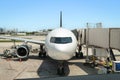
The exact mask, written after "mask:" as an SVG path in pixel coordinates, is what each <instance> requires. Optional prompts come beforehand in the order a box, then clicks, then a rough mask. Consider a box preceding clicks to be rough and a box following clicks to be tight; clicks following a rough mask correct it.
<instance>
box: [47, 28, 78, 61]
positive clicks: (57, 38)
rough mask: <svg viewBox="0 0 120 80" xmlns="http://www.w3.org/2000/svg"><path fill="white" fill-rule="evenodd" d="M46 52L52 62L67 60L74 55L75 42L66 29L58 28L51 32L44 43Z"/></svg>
mask: <svg viewBox="0 0 120 80" xmlns="http://www.w3.org/2000/svg"><path fill="white" fill-rule="evenodd" d="M45 47H46V52H47V55H48V56H49V57H51V58H52V59H54V60H69V59H70V58H72V57H73V56H74V54H75V51H76V47H77V40H76V37H75V35H74V34H73V33H72V32H71V31H70V30H67V29H64V28H58V29H55V30H53V31H51V32H50V33H49V34H48V35H47V37H46V41H45Z"/></svg>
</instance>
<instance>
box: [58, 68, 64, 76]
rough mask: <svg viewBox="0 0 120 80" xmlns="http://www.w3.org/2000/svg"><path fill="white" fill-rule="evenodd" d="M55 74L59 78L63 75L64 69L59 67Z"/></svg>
mask: <svg viewBox="0 0 120 80" xmlns="http://www.w3.org/2000/svg"><path fill="white" fill-rule="evenodd" d="M57 74H58V75H60V76H63V75H65V71H64V67H59V68H58V69H57Z"/></svg>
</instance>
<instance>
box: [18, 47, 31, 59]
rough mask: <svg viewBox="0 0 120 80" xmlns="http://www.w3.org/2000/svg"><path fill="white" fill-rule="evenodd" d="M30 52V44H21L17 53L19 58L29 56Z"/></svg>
mask: <svg viewBox="0 0 120 80" xmlns="http://www.w3.org/2000/svg"><path fill="white" fill-rule="evenodd" d="M29 52H30V48H29V46H28V45H20V46H18V47H17V53H16V55H17V56H18V58H27V57H28V55H29Z"/></svg>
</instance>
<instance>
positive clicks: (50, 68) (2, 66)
mask: <svg viewBox="0 0 120 80" xmlns="http://www.w3.org/2000/svg"><path fill="white" fill-rule="evenodd" d="M32 38H33V37H32ZM36 39H37V38H36ZM18 44H19V45H20V44H22V43H21V42H17V43H16V45H18ZM12 45H13V43H12V42H1V43H0V54H3V51H4V50H5V49H10V47H11V46H12ZM29 45H32V48H33V49H35V48H39V45H36V44H29ZM83 53H85V50H83ZM89 53H91V52H89ZM84 55H85V54H84ZM83 63H85V59H76V58H75V57H73V58H72V59H71V60H69V61H68V62H66V67H65V72H66V74H65V76H58V75H57V74H56V73H57V72H56V70H57V63H56V62H55V61H54V60H51V59H50V58H49V57H47V58H45V59H40V58H39V57H38V53H30V56H29V59H28V60H26V61H22V62H20V61H18V60H15V59H4V58H3V57H0V80H13V79H21V80H22V79H28V80H29V79H31V80H32V79H33V80H34V79H36V78H37V80H38V79H44V80H45V79H49V78H51V80H52V78H61V77H68V76H84V75H91V76H92V75H95V74H97V71H98V69H97V68H90V67H89V66H84V65H83Z"/></svg>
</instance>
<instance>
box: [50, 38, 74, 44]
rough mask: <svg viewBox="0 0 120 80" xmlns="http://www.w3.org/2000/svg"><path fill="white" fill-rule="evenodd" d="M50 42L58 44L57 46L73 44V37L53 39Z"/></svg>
mask: <svg viewBox="0 0 120 80" xmlns="http://www.w3.org/2000/svg"><path fill="white" fill-rule="evenodd" d="M50 42H51V43H57V44H66V43H72V38H71V37H51V39H50Z"/></svg>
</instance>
